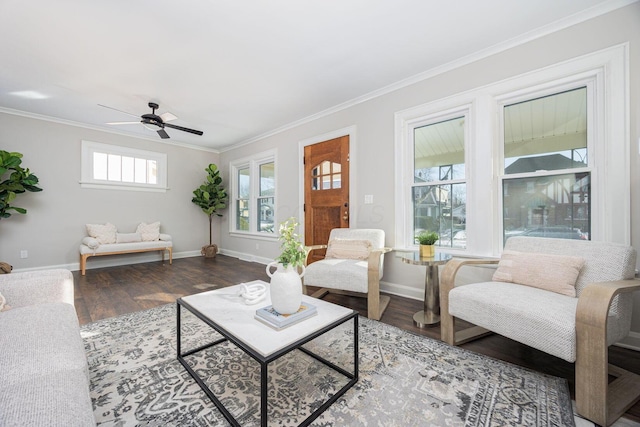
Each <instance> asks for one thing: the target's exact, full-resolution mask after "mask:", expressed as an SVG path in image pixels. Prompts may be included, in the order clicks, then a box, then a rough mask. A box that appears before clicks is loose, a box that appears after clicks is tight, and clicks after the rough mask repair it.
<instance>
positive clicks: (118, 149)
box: [80, 140, 168, 193]
mask: <svg viewBox="0 0 640 427" xmlns="http://www.w3.org/2000/svg"><path fill="white" fill-rule="evenodd" d="M95 152H99V153H107V154H116V155H119V156H126V157H138V158H143V159H146V160H155V161H156V166H157V170H156V173H157V179H158V182H157V184H141V183H135V182H114V181H106V180H97V179H94V178H93V153H95ZM80 169H81V177H80V187H81V188H92V189H96V188H97V189H102V190H125V191H151V192H162V193H164V192H166V191H167V190H168V187H167V169H168V168H167V154H166V153H159V152H156V151H148V150H139V149H136V148H130V147H123V146H120V145H112V144H103V143H100V142H93V141H84V140H83V141H82V149H81V167H80Z"/></svg>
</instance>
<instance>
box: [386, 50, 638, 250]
mask: <svg viewBox="0 0 640 427" xmlns="http://www.w3.org/2000/svg"><path fill="white" fill-rule="evenodd" d="M628 50H629V45H628V43H624V44H620V45H617V46H613V47H610V48H607V49H604V50H601V51H597V52H593V53H591V54H587V55H584V56H581V57H578V58H575V59H571V60H567V61H564V62H562V63H559V64H555V65H552V66H549V67H545V68H542V69H539V70H534V71H531V72H528V73H526V74H523V75H519V76H516V77H513V78H510V79H507V80H503V81H500V82H497V83H493V84H490V85H487V86H483V87H480V88H476V89H473V90H471V91H468V92H464V93H461V94H457V95H453V96H451V97H448V98H444V99H441V100H437V101H434V102H430V103H427V104H424V105H420V106H417V107H413V108H410V109H407V110H403V111H399V112H397V113H396V115H395V151H396V153H397V155H396V159H395V169H396V174H395V175H396V176H395V181H396V185H395V190H396V191H395V194H396V233H395V234H396V236H395V237H396V241H395V247H397V248H399V249H403V248H404V249H411V243H412V242H409V241H408V236H409V235H410V234H409V233H410V232H409V231H408V230H407V222H408V220H407V218H410V216H408V215H411V212H407V210H410V209H411V197H410V194H408V191H407V189H408V188H409V182H408V180H409V178H411V177H412V174H411V173H410V171H411V169H410V168H407V167H406V165H407V162H408V161H410V160H409V159H407V157H408V156H411V155H412V152H411V150H410V142H411V140H410V139H408V138H409V136H410V135H408V128H409V126H410V123H411V122H412V121H415V120H417V119H418V118H419V117H424V116H427V115H429V114H435V112H436V111H446V110H447V109H451V108H455V107H456V106H460V105H465V104H471V105H472V108H471V113H472V114H471V116H472V117H471V120H469V122H470V123H469V126H470V127H469V129H468V131H469V136H470V138H475V141H474V144H468V145H467V148H468V149H467V150H466V151H465V159H466V162H465V163H466V164H467V171H468V172H469V174H468V175H467V212H472V214H471V215H469V216H467V249H466V250H465V251H464V252H463V253H464V254H465V255H467V256H498V255H499V254H500V252H501V249H502V234H501V230H502V206H501V200H500V199H501V196H500V191H501V190H500V185H501V182H502V181H501V175H502V174H503V172H504V171H503V166H504V162H503V154H502V150H503V148H502V145H501V144H502V137H501V136H500V134H501V133H502V132H501V128H500V121H501V120H500V118H499V117H500V114H501V112H500V111H499V108H500V105H501V103H504V102H505V100H507V99H514V98H515V97H517V96H522V97H525V96H526V95H527V94H529V95H531V93H540V92H542V91H544V90H548V91H550V92H552V91H554V90H557V89H558V88H560V87H566V86H567V85H576V82H580V81H587V80H591V81H593V82H594V86H593V94H594V99H595V102H594V105H595V111H592V112H590V113H589V114H593V117H591V116H590V117H589V119H590V122H591V123H592V125H593V126H594V128H593V130H592V133H593V135H591V136H590V137H591V138H593V141H594V142H593V143H591V144H590V145H589V148H588V150H590V151H589V162H590V166H591V165H592V166H591V167H592V170H591V173H592V178H591V179H592V181H591V182H592V202H591V206H592V207H591V218H592V222H591V224H592V230H591V232H592V234H591V238H592V239H593V240H602V241H611V242H618V243H623V244H627V245H628V244H630V242H631V200H630V194H631V182H630V160H629V155H628V154H629V153H630V151H629V150H630V128H629V124H630V116H629V114H630V113H629V77H628V76H629V72H628V70H629V64H628V62H629V54H628ZM596 122H599V123H596ZM590 130H591V129H590ZM591 150H593V151H591ZM479 155H481V156H479ZM484 158H486V159H487V161H478V160H475V159H484ZM591 162H593V163H591ZM501 169H502V171H500V170H501ZM572 172H574V171H572ZM605 176H606V179H603V178H604V177H605ZM487 193H490V194H487ZM480 195H486V196H487V197H480ZM487 206H491V209H487ZM443 251H446V252H450V253H454V254H455V253H456V252H457V251H455V250H449V249H446V250H445V249H443Z"/></svg>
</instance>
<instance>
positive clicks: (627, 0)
mask: <svg viewBox="0 0 640 427" xmlns="http://www.w3.org/2000/svg"><path fill="white" fill-rule="evenodd" d="M638 1H640V0H611V1H608V2H605V3H600V4H598V5H596V6H593V7H591V8H589V9H586V10H583V11H581V12H578V13H576V14H573V15H571V16H568V17H566V18H563V19H560V20H558V21H555V22H552V23H551V24H547V25H545V26H542V27H540V28H536V29H535V30H532V31H529V32H528V33H525V34H522V35H520V36H518V37H514V38H512V39H509V40H505V41H504V42H501V43H498V44H495V45H493V46H491V47H488V48H486V49H483V50H480V51H478V52H474V53H472V54H471V55H467V56H464V57H462V58H458V59H456V60H454V61H451V62H448V63H446V64H443V65H441V66H438V67H435V68H432V69H430V70H427V71H424V72H422V73H419V74H416V75H414V76H411V77H408V78H406V79H404V80H400V81H398V82H395V83H392V84H390V85H388V86H385V87H382V88H380V89H376V90H374V91H372V92H369V93H367V94H365V95H362V96H359V97H357V98H353V99H351V100H349V101H345V102H343V103H341V104H338V105H335V106H333V107H331V108H327V109H326V110H323V111H320V112H318V113H315V114H312V115H310V116H307V117H304V118H302V119H300V120H296V121H294V122H291V123H289V124H286V125H284V126H281V127H279V128H276V129H273V130H271V131H269V132H265V133H263V134H260V135H257V136H255V137H253V138H250V139H247V140H245V141H242V142H239V143H237V144H232V145H229V146H227V147H225V148H223V149H221V150H220V152H226V151H230V150H234V149H236V148H240V147H242V146H245V145H249V144H253V143H254V142H258V141H261V140H263V139H266V138H268V137H271V136H274V135H277V134H279V133H282V132H284V131H287V130H290V129H293V128H295V127H298V126H301V125H303V124H306V123H309V122H312V121H314V120H317V119H320V118H322V117H326V116H329V115H331V114H334V113H337V112H340V111H342V110H346V109H347V108H350V107H353V106H355V105H358V104H361V103H363V102H366V101H369V100H372V99H374V98H378V97H380V96H383V95H386V94H389V93H392V92H395V91H397V90H399V89H403V88H405V87H407V86H411V85H413V84H416V83H419V82H421V81H424V80H428V79H430V78H433V77H435V76H438V75H440V74H444V73H446V72H449V71H451V70H454V69H456V68H460V67H462V66H465V65H468V64H471V63H473V62H477V61H479V60H481V59H485V58H487V57H489V56H492V55H495V54H498V53H501V52H504V51H506V50H509V49H512V48H514V47H517V46H520V45H523V44H525V43H528V42H530V41H533V40H536V39H539V38H541V37H544V36H547V35H549V34H553V33H555V32H558V31H561V30H564V29H565V28H569V27H572V26H574V25H577V24H580V23H582V22H585V21H588V20H590V19H593V18H596V17H598V16H601V15H604V14H606V13H609V12H612V11H614V10H617V9H620V8H623V7H625V6H629V5H631V4H633V3H637V2H638Z"/></svg>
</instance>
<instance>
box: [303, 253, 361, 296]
mask: <svg viewBox="0 0 640 427" xmlns="http://www.w3.org/2000/svg"><path fill="white" fill-rule="evenodd" d="M367 265H368V264H367V262H366V261H359V260H355V259H323V260H320V261H316V262H314V263H313V264H311V265H310V266H309V267H307V270H306V273H305V275H304V284H305V285H308V286H319V287H326V288H332V289H335V288H334V286H335V285H339V288H338V289H342V290H344V291H352V292H365V293H366V292H367V291H368V284H367Z"/></svg>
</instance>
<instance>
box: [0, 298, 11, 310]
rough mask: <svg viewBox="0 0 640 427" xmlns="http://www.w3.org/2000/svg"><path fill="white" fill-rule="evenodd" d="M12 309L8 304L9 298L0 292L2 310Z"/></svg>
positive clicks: (0, 308) (0, 307)
mask: <svg viewBox="0 0 640 427" xmlns="http://www.w3.org/2000/svg"><path fill="white" fill-rule="evenodd" d="M7 310H11V306H10V305H8V304H7V300H6V298H5V297H4V295H2V294H0V311H7Z"/></svg>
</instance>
